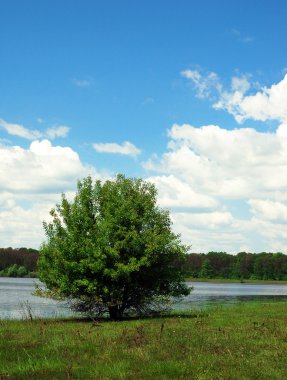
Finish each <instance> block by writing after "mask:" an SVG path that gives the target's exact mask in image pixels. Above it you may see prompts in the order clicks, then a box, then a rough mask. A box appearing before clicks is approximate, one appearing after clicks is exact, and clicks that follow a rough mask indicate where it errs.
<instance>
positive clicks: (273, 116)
mask: <svg viewBox="0 0 287 380" xmlns="http://www.w3.org/2000/svg"><path fill="white" fill-rule="evenodd" d="M248 89H249V87H248V86H245V87H243V88H237V89H234V88H233V89H232V91H231V92H222V94H221V95H220V98H219V100H218V101H217V102H216V103H215V104H214V105H213V107H214V108H216V109H224V110H226V111H228V112H229V113H230V114H232V115H233V116H234V117H235V119H236V120H237V121H238V122H239V123H241V122H243V121H245V120H247V119H253V120H259V121H266V120H278V121H279V122H282V123H286V122H287V74H286V75H285V77H284V78H283V79H282V80H281V81H280V82H279V83H276V84H273V85H272V86H271V87H269V88H268V87H263V88H261V89H260V90H259V91H257V92H256V93H255V94H253V95H245V92H246V91H247V90H248Z"/></svg>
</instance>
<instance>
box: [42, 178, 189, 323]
mask: <svg viewBox="0 0 287 380" xmlns="http://www.w3.org/2000/svg"><path fill="white" fill-rule="evenodd" d="M50 213H51V216H52V221H51V222H50V223H44V229H45V233H46V237H47V240H46V242H45V243H43V244H42V246H41V249H40V258H39V262H38V266H39V278H40V280H41V281H42V282H43V283H44V284H45V285H46V287H47V288H48V289H50V290H51V291H52V292H54V293H56V294H57V295H59V296H60V297H62V298H67V299H69V300H70V301H71V302H72V305H73V306H74V308H75V309H76V310H79V311H85V312H89V313H95V314H96V313H105V312H108V313H109V315H110V317H111V318H113V319H120V318H121V317H122V316H123V314H124V313H127V312H130V311H136V312H143V311H146V310H147V309H150V308H151V307H152V305H154V304H157V302H158V301H163V300H164V299H166V298H168V297H170V296H174V297H177V296H181V295H187V294H189V288H188V287H187V286H186V285H185V284H184V279H185V272H184V269H183V267H184V266H183V264H184V261H185V258H186V254H187V251H188V247H187V246H185V245H183V244H182V243H181V241H180V238H179V236H178V235H176V234H175V233H173V232H172V228H171V224H172V223H171V220H170V216H169V212H168V211H167V210H163V209H161V208H159V207H158V205H157V191H156V189H155V187H154V185H152V184H151V183H148V182H146V181H143V180H142V179H131V178H126V177H125V176H124V175H118V176H117V177H116V179H115V180H108V181H106V182H101V181H99V180H97V181H95V182H93V181H92V179H91V177H87V178H85V179H84V180H83V181H79V182H78V190H77V193H76V196H75V198H74V199H73V200H72V201H69V200H68V199H67V197H66V196H65V194H63V195H62V200H61V203H60V204H57V205H56V207H55V208H54V209H52V210H51V212H50Z"/></svg>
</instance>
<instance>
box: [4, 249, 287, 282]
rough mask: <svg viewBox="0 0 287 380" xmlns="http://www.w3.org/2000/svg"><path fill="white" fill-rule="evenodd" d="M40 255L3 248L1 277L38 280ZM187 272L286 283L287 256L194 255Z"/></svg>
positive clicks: (204, 275) (189, 257)
mask: <svg viewBox="0 0 287 380" xmlns="http://www.w3.org/2000/svg"><path fill="white" fill-rule="evenodd" d="M38 257H39V252H38V251H37V250H36V249H32V248H14V249H13V248H11V247H9V248H0V276H8V277H25V276H27V277H36V275H37V260H38ZM185 265H186V269H187V272H188V276H189V277H191V278H194V279H196V278H206V279H213V278H214V279H239V280H240V279H241V280H245V279H246V280H248V279H250V280H286V281H287V255H284V254H283V253H280V252H278V253H267V252H262V253H246V252H240V253H238V254H237V255H231V254H228V253H226V252H209V253H206V254H205V253H191V254H189V255H187V259H186V264H185Z"/></svg>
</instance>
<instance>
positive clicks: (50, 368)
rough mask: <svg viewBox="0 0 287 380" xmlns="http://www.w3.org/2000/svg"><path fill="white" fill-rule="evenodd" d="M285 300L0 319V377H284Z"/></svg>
mask: <svg viewBox="0 0 287 380" xmlns="http://www.w3.org/2000/svg"><path fill="white" fill-rule="evenodd" d="M286 352H287V303H286V302H274V303H262V302H255V303H241V304H237V305H234V306H221V307H217V308H213V309H208V310H205V311H190V312H186V313H181V314H169V315H166V316H163V317H161V318H149V319H141V320H139V319H137V320H125V321H122V322H110V321H103V320H102V321H98V322H97V323H92V322H91V321H87V320H86V321H84V320H80V319H78V320H75V319H74V320H73V319H69V320H64V319H62V320H61V319H50V320H48V319H46V320H44V319H31V320H29V319H27V320H23V321H12V320H10V321H8V320H1V321H0V379H1V380H2V379H131V380H132V379H198V380H205V379H212V380H216V379H218V380H219V379H220V380H222V379H258V380H264V379H270V380H271V379H272V380H276V379H278V380H279V379H280V380H282V379H285V378H286V375H287V354H286Z"/></svg>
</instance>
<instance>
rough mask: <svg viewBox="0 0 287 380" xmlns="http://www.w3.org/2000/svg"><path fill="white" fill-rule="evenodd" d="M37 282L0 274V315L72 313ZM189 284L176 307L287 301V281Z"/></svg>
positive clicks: (38, 315) (1, 316) (55, 314)
mask: <svg viewBox="0 0 287 380" xmlns="http://www.w3.org/2000/svg"><path fill="white" fill-rule="evenodd" d="M35 283H37V284H40V282H39V280H37V279H31V278H6V277H2V278H1V277H0V319H8V318H9V319H10V318H11V319H12V318H16V319H25V318H27V317H29V315H28V314H29V310H31V311H32V314H33V316H34V317H60V316H69V315H71V311H70V310H69V309H68V308H67V306H66V305H65V303H63V302H58V301H53V300H50V299H46V298H41V297H35V296H33V295H32V294H31V293H32V292H33V291H34V284H35ZM188 285H189V286H193V291H192V293H191V294H190V295H189V296H188V297H185V298H184V299H183V300H182V302H181V303H180V304H176V308H177V309H181V310H184V309H188V310H190V309H202V308H206V307H209V306H211V305H220V304H232V303H236V302H243V301H244V302H246V301H254V300H260V301H263V302H264V301H265V302H270V301H278V300H284V301H287V285H256V284H246V283H244V284H241V283H236V284H230V283H225V284H218V283H216V284H214V283H208V282H189V283H188Z"/></svg>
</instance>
